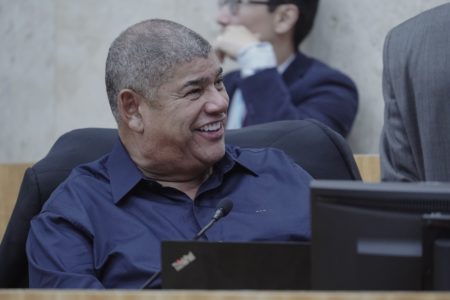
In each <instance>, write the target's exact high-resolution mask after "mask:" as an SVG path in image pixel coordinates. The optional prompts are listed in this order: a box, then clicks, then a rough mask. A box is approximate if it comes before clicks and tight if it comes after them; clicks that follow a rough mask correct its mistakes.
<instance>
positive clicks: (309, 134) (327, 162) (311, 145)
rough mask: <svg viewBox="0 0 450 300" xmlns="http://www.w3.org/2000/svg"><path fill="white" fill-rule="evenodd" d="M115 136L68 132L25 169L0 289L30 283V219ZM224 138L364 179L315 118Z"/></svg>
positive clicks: (4, 247)
mask: <svg viewBox="0 0 450 300" xmlns="http://www.w3.org/2000/svg"><path fill="white" fill-rule="evenodd" d="M116 138H117V130H116V129H105V128H84V129H77V130H73V131H70V132H68V133H66V134H64V135H62V136H61V137H60V138H59V139H58V140H57V141H56V143H55V144H54V145H53V147H52V148H51V149H50V151H49V153H48V154H47V156H45V157H44V158H43V159H42V160H40V161H39V162H37V163H36V164H35V165H33V167H31V168H29V169H27V171H26V172H25V175H24V179H23V181H22V185H21V188H20V192H19V196H18V199H17V202H16V205H15V207H14V210H13V213H12V215H11V218H10V221H9V223H8V227H7V228H6V232H5V234H4V237H3V240H2V244H1V245H0V266H1V267H0V288H20V287H27V286H28V264H27V258H26V254H25V242H26V238H27V235H28V231H29V228H30V220H31V219H32V217H33V216H35V215H36V214H38V213H39V211H40V210H41V207H42V205H43V203H44V202H45V201H46V200H47V199H48V197H49V196H50V194H51V193H52V192H53V190H54V189H55V188H56V187H57V186H58V185H59V184H60V183H61V182H62V181H63V180H64V179H65V178H66V177H67V176H68V175H69V173H70V172H71V170H72V169H73V168H74V167H75V166H77V165H79V164H82V163H86V162H89V161H93V160H96V159H97V158H99V157H101V156H102V155H104V154H106V153H108V152H109V151H110V150H111V148H112V146H113V143H114V142H115V140H116ZM226 142H227V143H230V144H236V145H239V146H241V147H254V148H258V147H273V148H278V149H281V150H284V151H285V152H286V153H287V154H289V155H290V156H291V157H292V158H293V159H294V160H295V162H296V163H297V164H299V165H300V166H302V167H303V168H304V169H305V170H306V171H308V172H309V173H310V174H311V176H313V177H314V178H315V179H343V180H360V179H361V177H360V175H359V172H358V168H357V166H356V163H355V161H354V159H353V155H352V152H351V150H350V148H349V146H348V145H347V143H346V141H345V140H344V139H343V138H342V137H341V136H340V135H339V134H337V133H335V132H334V131H332V130H331V129H329V128H327V127H326V126H324V125H322V124H320V123H318V122H316V121H313V120H302V121H279V122H273V123H267V124H261V125H255V126H251V127H246V128H243V129H239V130H230V131H228V132H227V133H226Z"/></svg>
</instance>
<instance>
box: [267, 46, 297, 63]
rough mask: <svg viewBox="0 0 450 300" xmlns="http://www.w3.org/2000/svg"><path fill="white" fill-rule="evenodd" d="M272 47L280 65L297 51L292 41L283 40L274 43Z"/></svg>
mask: <svg viewBox="0 0 450 300" xmlns="http://www.w3.org/2000/svg"><path fill="white" fill-rule="evenodd" d="M272 47H273V49H274V51H275V55H276V57H277V65H278V66H279V65H281V64H282V63H284V62H285V61H286V60H287V59H288V58H289V57H290V56H291V55H293V54H295V52H296V50H295V49H296V48H295V47H294V46H293V45H292V43H286V42H283V41H280V42H275V43H273V44H272Z"/></svg>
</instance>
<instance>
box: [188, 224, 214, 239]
mask: <svg viewBox="0 0 450 300" xmlns="http://www.w3.org/2000/svg"><path fill="white" fill-rule="evenodd" d="M216 221H217V219H211V221H209V223H208V224H206V226H205V227H203V228H202V230H200V231H199V232H198V233H197V234H196V235H195V236H194V238H193V240H194V241H196V240H198V239H199V238H201V236H202V235H203V234H205V232H206V230H208V229H209V228H211V226H213V224H214V223H215V222H216Z"/></svg>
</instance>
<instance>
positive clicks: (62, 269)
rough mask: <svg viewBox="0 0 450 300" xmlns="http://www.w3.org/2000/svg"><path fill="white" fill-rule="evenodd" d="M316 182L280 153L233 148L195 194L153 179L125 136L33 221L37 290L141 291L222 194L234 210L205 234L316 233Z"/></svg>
mask: <svg viewBox="0 0 450 300" xmlns="http://www.w3.org/2000/svg"><path fill="white" fill-rule="evenodd" d="M310 180H311V177H310V176H309V175H308V174H307V173H306V171H304V170H303V169H302V168H300V167H299V166H298V165H296V164H295V163H294V162H293V161H292V160H291V159H290V158H289V157H287V156H286V155H285V154H284V153H283V152H281V151H279V150H275V149H265V150H263V149H241V148H238V147H235V146H229V145H228V146H227V149H226V154H225V156H224V157H223V159H222V160H220V161H219V162H218V163H217V164H216V165H215V166H214V172H213V174H212V175H211V176H210V178H209V179H208V180H206V181H205V182H204V183H203V184H202V185H201V186H200V189H199V190H198V193H197V196H196V198H195V201H192V200H191V199H190V198H189V197H188V196H187V195H186V194H184V193H182V192H180V191H179V190H176V189H174V188H170V187H164V186H161V185H160V184H159V183H157V182H155V181H151V180H148V179H146V178H145V177H144V176H143V174H142V173H141V171H140V170H139V169H138V168H137V166H136V165H135V164H134V162H133V161H132V160H131V158H130V156H129V155H128V153H127V151H126V150H125V148H124V146H123V145H122V143H121V142H120V141H118V142H117V143H116V145H115V146H114V148H113V150H112V152H111V153H110V154H109V155H106V156H104V157H102V158H100V159H99V160H97V161H95V162H92V163H89V164H85V165H82V166H79V167H77V168H76V169H74V170H73V172H72V173H71V175H70V176H69V177H68V179H67V180H66V181H65V182H64V183H62V184H61V185H60V186H59V187H58V188H57V189H56V190H55V192H54V193H53V194H52V196H51V197H50V199H49V200H48V201H47V202H46V204H45V205H44V207H43V209H42V211H41V213H40V214H39V215H38V216H37V217H35V218H34V219H33V220H32V223H31V230H30V233H29V236H28V241H27V255H28V261H29V274H30V287H32V288H139V287H140V286H141V285H142V284H143V283H144V282H145V281H146V280H147V279H148V278H149V277H150V276H151V275H152V274H153V273H155V272H157V271H159V269H160V242H161V241H162V240H189V239H192V238H193V237H194V235H195V234H196V233H197V232H198V231H199V230H200V229H201V228H202V227H203V226H204V225H206V224H207V223H208V222H209V221H210V219H211V217H212V216H213V214H214V212H215V210H216V205H217V203H218V202H219V201H220V200H221V199H223V198H229V199H230V200H232V202H233V204H234V207H233V210H232V211H231V212H230V214H229V215H228V216H227V217H225V218H224V219H222V220H220V221H219V222H218V223H216V224H215V225H214V226H213V227H212V228H211V229H210V230H209V231H208V232H207V233H206V235H204V236H203V239H204V240H210V241H300V240H307V239H309V238H310V217H309V216H310V205H309V182H310ZM160 284H161V282H160V281H159V280H157V281H155V282H154V285H153V286H154V287H157V286H160Z"/></svg>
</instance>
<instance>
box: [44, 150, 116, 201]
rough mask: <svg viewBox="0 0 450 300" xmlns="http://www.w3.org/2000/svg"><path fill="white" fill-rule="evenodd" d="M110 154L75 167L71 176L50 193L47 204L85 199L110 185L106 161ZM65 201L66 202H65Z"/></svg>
mask: <svg viewBox="0 0 450 300" xmlns="http://www.w3.org/2000/svg"><path fill="white" fill-rule="evenodd" d="M107 157H108V155H105V156H103V157H101V158H99V159H98V160H95V161H92V162H88V163H85V164H81V165H79V166H77V167H75V168H74V169H73V170H72V171H71V172H70V174H69V176H68V177H67V178H66V179H65V180H64V181H63V182H62V183H61V184H59V185H58V186H57V187H56V189H55V190H54V191H53V193H52V194H51V195H50V197H49V199H48V201H47V202H46V206H47V207H48V206H54V205H55V204H57V206H60V205H67V203H65V202H66V201H67V202H69V203H74V201H76V199H79V200H81V201H83V199H88V198H90V197H91V196H93V195H95V194H96V193H101V191H102V190H104V189H105V188H107V186H109V178H108V173H107V169H106V166H105V162H106V160H107ZM63 203H64V204H63Z"/></svg>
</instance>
